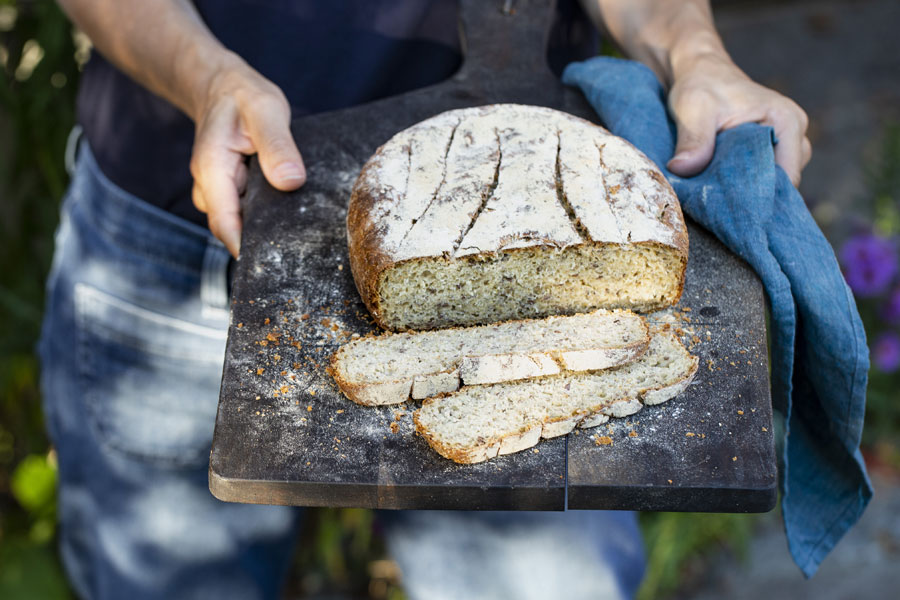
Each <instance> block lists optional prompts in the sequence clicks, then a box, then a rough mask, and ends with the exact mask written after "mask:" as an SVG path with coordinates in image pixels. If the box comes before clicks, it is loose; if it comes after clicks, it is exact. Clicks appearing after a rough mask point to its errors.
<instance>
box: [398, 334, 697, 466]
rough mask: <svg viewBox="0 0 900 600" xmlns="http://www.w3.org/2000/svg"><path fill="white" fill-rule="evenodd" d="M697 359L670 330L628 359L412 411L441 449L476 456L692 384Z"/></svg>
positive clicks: (522, 444)
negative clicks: (607, 367)
mask: <svg viewBox="0 0 900 600" xmlns="http://www.w3.org/2000/svg"><path fill="white" fill-rule="evenodd" d="M697 363H698V359H697V357H695V356H691V355H690V354H688V352H687V350H686V349H685V348H684V346H682V345H681V343H680V342H679V341H678V339H677V338H676V337H675V336H674V335H673V334H671V333H667V332H663V333H656V334H654V335H653V337H652V338H651V340H650V345H649V347H648V348H647V351H646V352H644V354H643V355H642V356H641V357H640V358H638V359H637V360H635V361H634V362H631V363H629V364H627V365H625V366H622V367H619V368H616V369H610V370H606V371H600V372H596V373H582V374H567V375H560V376H556V377H547V378H543V379H538V380H533V381H523V382H515V383H499V384H494V385H483V386H472V387H466V388H463V389H461V390H460V391H457V392H453V393H450V394H446V395H443V396H439V397H436V398H431V399H428V400H426V401H425V402H424V403H423V404H422V407H421V408H419V409H418V410H417V411H416V412H415V414H414V416H413V418H414V421H415V425H416V431H417V432H418V433H419V435H421V436H422V437H423V438H425V440H427V441H428V443H429V444H430V445H431V447H432V448H434V449H435V450H436V451H437V452H438V453H439V454H441V455H442V456H444V457H446V458H449V459H451V460H454V461H456V462H458V463H476V462H481V461H484V460H488V459H490V458H493V457H495V456H497V455H499V454H509V453H511V452H518V451H520V450H524V449H525V448H530V447H531V446H534V445H535V444H537V443H538V441H539V440H540V439H541V438H550V437H555V436H558V435H564V434H566V433H568V432H570V431H571V430H572V429H573V428H574V427H575V426H576V425H578V424H579V423H584V424H586V425H590V426H593V425H598V424H600V423H601V422H605V421H606V419H608V418H609V417H610V416H625V415H627V414H632V413H634V412H637V411H638V410H640V409H641V407H642V406H643V405H644V404H659V403H661V402H665V401H666V400H668V399H670V398H673V397H674V396H676V395H678V394H679V393H681V392H682V391H683V390H685V389H686V388H687V386H688V385H689V384H690V382H691V379H692V378H693V376H694V374H695V373H696V372H697Z"/></svg>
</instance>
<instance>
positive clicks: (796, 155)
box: [763, 111, 806, 186]
mask: <svg viewBox="0 0 900 600" xmlns="http://www.w3.org/2000/svg"><path fill="white" fill-rule="evenodd" d="M763 123H766V124H768V125H771V126H772V128H773V129H774V130H775V137H776V138H777V139H778V143H777V144H775V163H776V164H778V165H780V166H781V168H782V169H784V172H785V173H787V175H788V177H789V178H790V180H791V183H793V184H794V186H797V185H799V184H800V172H801V171H802V170H803V166H804V165H805V163H804V161H803V140H804V139H805V137H806V136H805V135H804V132H803V130H801V128H800V122H799V121H798V120H797V119H796V118H795V117H794V116H793V115H790V114H787V113H785V112H781V111H777V112H772V113H770V114H769V116H768V117H767V119H766V120H764V121H763Z"/></svg>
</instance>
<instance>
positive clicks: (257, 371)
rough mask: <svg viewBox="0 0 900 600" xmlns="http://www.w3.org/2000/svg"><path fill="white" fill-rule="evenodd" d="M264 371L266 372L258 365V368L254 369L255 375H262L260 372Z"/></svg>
mask: <svg viewBox="0 0 900 600" xmlns="http://www.w3.org/2000/svg"><path fill="white" fill-rule="evenodd" d="M265 372H266V370H265V369H263V368H262V367H259V368H258V369H256V374H257V375H262V374H263V373H265Z"/></svg>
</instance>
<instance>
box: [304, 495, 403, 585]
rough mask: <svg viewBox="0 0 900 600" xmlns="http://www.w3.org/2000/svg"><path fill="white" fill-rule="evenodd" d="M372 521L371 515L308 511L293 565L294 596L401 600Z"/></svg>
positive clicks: (350, 510) (367, 512) (354, 511)
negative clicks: (322, 594)
mask: <svg viewBox="0 0 900 600" xmlns="http://www.w3.org/2000/svg"><path fill="white" fill-rule="evenodd" d="M373 520H374V513H373V512H372V511H371V510H363V509H354V508H343V509H336V508H316V509H307V518H306V530H305V531H304V533H303V536H302V538H303V539H302V540H301V541H300V545H299V548H300V550H299V552H298V555H297V560H296V564H295V566H296V569H295V570H296V572H297V574H298V575H299V576H300V579H299V581H298V582H297V583H296V588H297V589H296V591H297V592H298V593H300V594H302V595H304V596H305V595H310V594H320V593H325V592H327V593H341V594H350V595H353V596H354V597H369V598H372V599H373V600H404V598H405V595H404V594H403V591H402V589H401V588H400V585H399V571H398V569H397V566H396V564H395V563H393V561H390V560H388V559H386V558H385V548H384V543H383V540H382V539H381V537H380V536H378V535H376V532H375V530H374V523H373Z"/></svg>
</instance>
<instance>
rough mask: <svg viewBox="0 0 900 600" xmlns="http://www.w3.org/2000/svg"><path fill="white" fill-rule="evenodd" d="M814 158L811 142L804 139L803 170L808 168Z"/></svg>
mask: <svg viewBox="0 0 900 600" xmlns="http://www.w3.org/2000/svg"><path fill="white" fill-rule="evenodd" d="M811 158H812V144H811V143H810V141H809V138H808V137H805V136H804V137H803V168H804V169H805V168H806V165H808V164H809V161H810V159H811Z"/></svg>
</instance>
